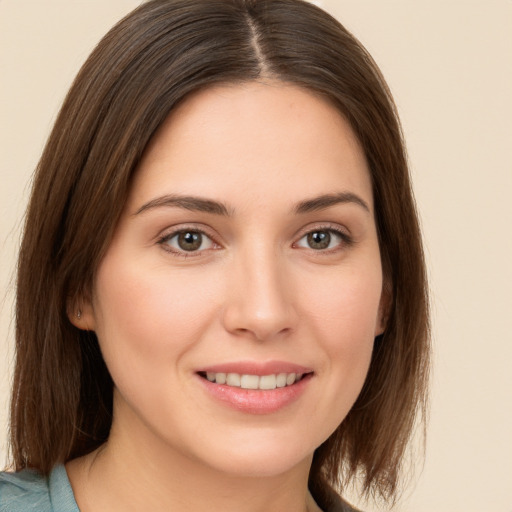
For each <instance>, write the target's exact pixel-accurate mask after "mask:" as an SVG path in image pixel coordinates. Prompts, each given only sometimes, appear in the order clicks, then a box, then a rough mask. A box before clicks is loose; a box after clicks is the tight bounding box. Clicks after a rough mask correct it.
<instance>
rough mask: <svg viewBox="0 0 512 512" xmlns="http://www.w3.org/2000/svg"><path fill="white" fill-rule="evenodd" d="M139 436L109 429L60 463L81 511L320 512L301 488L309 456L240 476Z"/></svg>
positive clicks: (307, 470)
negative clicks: (102, 439) (100, 440)
mask: <svg viewBox="0 0 512 512" xmlns="http://www.w3.org/2000/svg"><path fill="white" fill-rule="evenodd" d="M132 439H136V441H135V442H133V441H132ZM139 439H140V438H139ZM139 439H137V437H134V438H131V437H129V436H126V435H124V434H123V433H119V432H116V430H115V429H113V431H112V433H111V437H110V439H109V441H108V442H107V443H106V444H105V445H103V446H102V447H100V448H99V449H98V450H96V451H95V452H93V453H91V454H88V455H86V456H84V457H81V458H79V459H75V460H74V461H71V462H70V463H68V464H67V465H66V469H67V470H68V475H69V478H70V481H71V484H72V487H73V491H74V493H75V497H76V500H77V503H78V506H79V508H80V510H81V511H82V512H96V511H100V510H109V511H111V512H116V511H117V510H119V511H123V512H127V511H131V510H133V511H139V510H152V511H154V512H160V511H162V512H163V511H164V510H165V511H168V510H180V511H181V512H199V511H201V512H203V511H204V510H222V511H223V512H282V511H283V510H289V511H294V512H295V511H296V512H313V511H319V510H320V509H319V508H318V507H317V506H316V504H315V503H314V500H313V499H312V497H311V496H310V495H309V492H308V490H307V480H308V474H309V468H310V464H311V459H310V458H308V460H304V461H301V462H300V463H299V464H297V465H296V466H295V467H293V468H291V469H290V470H288V471H286V472H284V473H281V474H277V475H270V476H269V475H265V474H264V472H263V471H262V472H261V474H258V472H257V471H256V472H254V474H252V475H240V474H236V473H234V474H231V473H227V472H223V471H219V470H218V469H216V468H212V467H210V466H208V465H205V464H203V463H201V461H198V460H194V459H192V458H190V457H188V456H186V455H184V454H181V453H179V452H176V451H175V450H171V449H168V450H165V449H162V447H161V446H152V445H151V443H147V442H144V441H139Z"/></svg>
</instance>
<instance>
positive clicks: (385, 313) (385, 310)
mask: <svg viewBox="0 0 512 512" xmlns="http://www.w3.org/2000/svg"><path fill="white" fill-rule="evenodd" d="M391 298H392V291H391V284H390V283H389V282H388V281H385V282H384V284H383V285H382V293H381V296H380V304H379V311H378V317H377V323H376V326H375V336H380V335H381V334H384V331H385V330H386V327H387V325H388V319H389V313H390V310H391Z"/></svg>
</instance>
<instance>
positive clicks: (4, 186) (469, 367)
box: [0, 0, 512, 512]
mask: <svg viewBox="0 0 512 512" xmlns="http://www.w3.org/2000/svg"><path fill="white" fill-rule="evenodd" d="M139 3H140V2H138V1H136V0H108V1H107V0H87V1H85V0H84V1H78V0H33V1H29V0H0V119H1V123H0V180H1V181H0V183H1V186H0V250H1V253H0V254H1V266H0V300H1V305H2V308H1V311H0V315H1V316H0V464H1V463H2V462H3V461H4V460H5V456H6V449H5V448H6V443H5V439H6V436H7V430H6V429H7V405H8V387H9V379H10V369H11V366H12V365H11V361H12V355H13V353H12V344H13V341H12V320H11V318H12V315H11V304H12V275H13V269H14V262H15V254H16V247H17V245H18V241H19V237H20V225H21V218H22V215H23V210H24V207H25V203H26V201H27V194H28V190H29V185H28V183H29V180H30V176H31V173H32V170H33V168H34V166H35V164H36V161H37V159H38V155H39V153H40V151H41V149H42V147H43V144H44V140H45V138H46V136H47V134H48V132H49V129H50V127H51V124H52V121H53V119H54V117H55V114H56V112H57V109H58V107H59V105H60V103H61V101H62V99H63V96H64V94H65V92H66V90H67V88H68V87H69V85H70V82H71V80H72V78H73V76H74V75H75V73H76V72H77V70H78V67H79V66H80V64H81V63H82V62H83V61H84V60H85V58H86V56H87V55H88V53H89V52H90V50H91V49H92V47H93V46H94V44H95V43H96V42H97V41H98V40H99V38H100V37H101V36H102V35H103V34H104V33H105V32H106V31H107V29H108V28H109V27H110V26H111V25H112V24H113V23H114V22H115V21H117V20H118V19H119V18H120V17H121V16H122V15H124V14H125V13H127V12H128V11H130V10H131V9H132V8H133V7H135V6H136V5H138V4H139ZM314 3H317V4H320V5H322V6H323V7H324V8H326V9H328V10H330V11H331V12H332V13H333V14H335V15H336V16H337V17H338V18H339V19H340V20H341V21H342V23H344V24H345V25H346V27H347V28H349V30H351V31H352V32H354V33H355V34H356V35H357V36H358V38H359V39H360V40H361V41H362V42H363V43H364V44H365V45H366V47H367V48H368V49H369V51H370V52H371V53H372V55H373V56H374V57H375V59H376V60H377V62H378V63H379V65H380V66H381V68H382V70H383V72H384V75H385V76H386V77H387V79H388V82H389V84H390V86H391V89H392V91H393V93H394V95H395V98H396V101H397V104H398V107H399V110H400V112H401V115H402V120H403V125H404V129H405V134H406V138H407V142H408V147H409V154H410V161H411V167H412V172H413V178H414V183H415V189H416V194H417V200H418V203H419V208H420V211H421V216H422V222H423V228H424V234H425V243H426V251H427V257H428V266H429V271H430V277H431V285H432V302H433V316H434V348H435V366H434V373H433V388H432V408H431V420H430V426H429V442H428V446H427V454H426V462H425V466H424V468H423V471H421V468H419V470H418V474H417V477H416V479H415V481H416V484H415V486H412V487H411V488H410V489H408V490H407V492H406V494H405V495H404V499H403V501H402V502H401V503H400V505H399V506H398V507H397V508H396V510H397V511H400V512H427V511H428V512H432V511H435V512H448V511H450V512H453V511H454V512H458V511H460V512H477V511H478V512H483V511H485V512H486V511H489V512H490V511H492V512H512V411H511V402H512V400H511V398H512V396H511V395H512V368H511V361H512V334H511V332H512V325H511V324H512V322H511V320H512V286H511V284H512V263H511V262H512V236H511V232H512V230H511V228H510V225H511V224H512V201H511V196H512V148H511V146H512V144H511V142H512V94H511V92H510V91H512V1H511V0H478V1H471V0H468V1H464V2H463V1H456V0H447V1H445V0H434V1H430V2H414V1H411V0H393V1H384V0H351V1H349V0H347V1H345V0H324V1H319V2H314ZM367 510H368V511H369V512H370V511H371V510H372V509H371V507H367ZM375 510H377V509H375Z"/></svg>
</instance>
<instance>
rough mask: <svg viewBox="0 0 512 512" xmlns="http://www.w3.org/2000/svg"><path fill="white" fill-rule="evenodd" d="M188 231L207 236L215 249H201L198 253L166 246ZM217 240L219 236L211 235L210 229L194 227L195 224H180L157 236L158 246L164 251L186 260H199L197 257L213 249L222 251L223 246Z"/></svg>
mask: <svg viewBox="0 0 512 512" xmlns="http://www.w3.org/2000/svg"><path fill="white" fill-rule="evenodd" d="M187 231H190V232H194V233H200V234H201V235H202V236H205V237H206V238H208V239H209V240H210V241H211V243H212V244H213V245H214V247H210V248H207V249H199V250H197V251H185V250H180V249H177V248H175V247H171V246H170V245H167V244H166V242H168V241H169V240H171V239H172V238H174V237H175V236H177V235H179V234H180V233H183V232H187ZM217 238H218V237H217V236H215V235H213V234H212V233H211V230H210V229H205V227H203V226H201V227H200V226H198V225H197V224H196V225H194V224H179V225H176V226H172V227H169V228H166V229H165V230H163V231H162V232H161V233H160V234H159V235H158V236H157V238H156V243H157V244H158V245H161V246H162V248H163V250H165V251H167V252H169V253H171V254H174V255H177V256H183V257H186V258H190V257H196V258H197V257H200V256H202V255H203V253H205V252H206V251H210V250H212V249H215V250H216V249H220V248H221V247H222V245H221V244H220V243H219V242H218V241H217Z"/></svg>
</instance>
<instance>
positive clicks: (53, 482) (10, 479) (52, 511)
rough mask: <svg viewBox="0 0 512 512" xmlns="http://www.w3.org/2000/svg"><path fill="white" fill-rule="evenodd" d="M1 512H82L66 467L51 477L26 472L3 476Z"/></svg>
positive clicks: (0, 500)
mask: <svg viewBox="0 0 512 512" xmlns="http://www.w3.org/2000/svg"><path fill="white" fill-rule="evenodd" d="M0 512H80V510H79V509H78V505H77V504H76V501H75V497H74V496H73V490H72V489H71V484H70V483H69V479H68V475H67V473H66V469H65V468H64V466H62V465H59V466H55V468H53V470H52V472H51V473H50V476H49V477H48V478H47V477H44V476H42V475H41V474H40V473H38V472H36V471H33V470H30V469H25V470H23V471H20V472H18V473H0Z"/></svg>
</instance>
